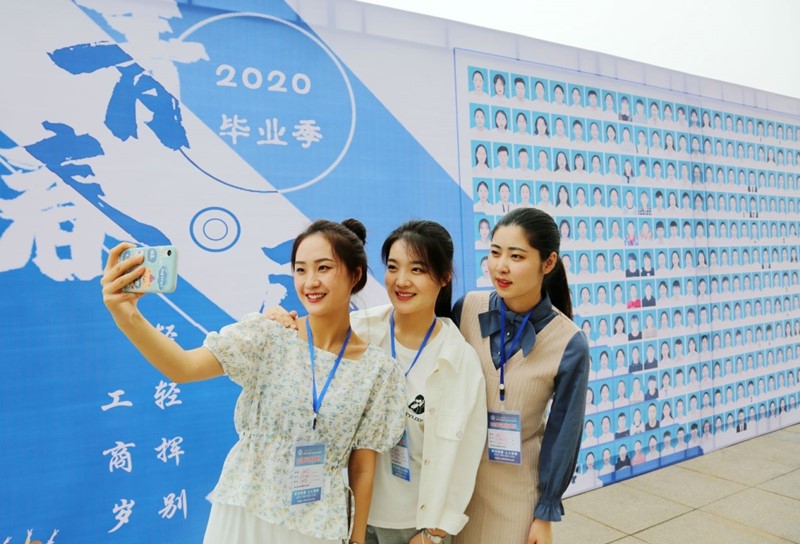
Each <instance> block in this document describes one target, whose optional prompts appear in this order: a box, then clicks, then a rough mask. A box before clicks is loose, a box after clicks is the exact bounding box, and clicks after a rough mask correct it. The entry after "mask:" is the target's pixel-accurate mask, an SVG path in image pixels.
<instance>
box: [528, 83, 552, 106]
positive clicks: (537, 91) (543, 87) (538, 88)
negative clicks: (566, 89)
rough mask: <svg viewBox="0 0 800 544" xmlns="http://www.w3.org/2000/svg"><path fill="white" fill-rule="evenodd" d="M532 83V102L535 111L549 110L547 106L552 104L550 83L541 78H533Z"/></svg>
mask: <svg viewBox="0 0 800 544" xmlns="http://www.w3.org/2000/svg"><path fill="white" fill-rule="evenodd" d="M531 82H532V84H531V87H532V88H533V95H532V96H531V101H532V102H533V107H534V109H541V108H547V106H546V104H549V103H550V94H549V90H550V82H549V81H548V80H546V79H541V78H533V79H531Z"/></svg>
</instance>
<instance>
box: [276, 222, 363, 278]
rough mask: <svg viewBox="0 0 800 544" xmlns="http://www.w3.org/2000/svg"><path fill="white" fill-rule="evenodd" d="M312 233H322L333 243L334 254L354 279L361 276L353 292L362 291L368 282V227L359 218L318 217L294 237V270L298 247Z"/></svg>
mask: <svg viewBox="0 0 800 544" xmlns="http://www.w3.org/2000/svg"><path fill="white" fill-rule="evenodd" d="M312 234H321V235H322V236H324V237H325V239H326V240H328V243H330V245H331V249H332V250H333V254H334V256H336V258H337V259H339V260H340V261H341V262H342V263H344V265H345V267H346V268H347V272H348V273H349V274H350V277H351V278H352V279H356V278H357V277H358V273H359V271H360V272H361V277H359V279H358V281H357V282H356V283H355V285H354V286H353V289H352V291H351V293H353V294H355V293H358V292H359V291H361V290H362V289H363V288H364V286H365V285H366V284H367V252H366V251H365V250H364V244H366V243H367V229H366V227H364V225H363V224H362V223H361V221H359V220H358V219H345V220H344V221H342V222H341V223H336V222H335V221H328V220H327V219H318V220H316V221H314V222H313V223H311V224H310V225H309V226H308V228H306V230H304V231H303V232H301V233H300V235H299V236H298V237H297V238H295V239H294V245H292V270H294V263H295V258H296V257H297V248H298V247H300V244H301V243H302V242H303V240H305V239H306V238H308V237H309V236H311V235H312Z"/></svg>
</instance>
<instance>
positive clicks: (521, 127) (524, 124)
mask: <svg viewBox="0 0 800 544" xmlns="http://www.w3.org/2000/svg"><path fill="white" fill-rule="evenodd" d="M527 129H528V118H527V117H525V116H524V115H517V132H520V133H521V132H525V131H526V130H527Z"/></svg>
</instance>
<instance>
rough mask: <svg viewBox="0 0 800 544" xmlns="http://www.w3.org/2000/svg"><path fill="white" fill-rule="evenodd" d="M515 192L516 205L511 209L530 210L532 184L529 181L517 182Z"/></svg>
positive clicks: (531, 204)
mask: <svg viewBox="0 0 800 544" xmlns="http://www.w3.org/2000/svg"><path fill="white" fill-rule="evenodd" d="M515 183H516V187H517V189H516V192H515V194H516V195H517V199H516V203H515V204H514V205H513V206H512V209H513V208H532V207H533V200H532V198H533V189H532V187H531V185H532V183H531V182H530V181H523V180H517V181H516V182H515Z"/></svg>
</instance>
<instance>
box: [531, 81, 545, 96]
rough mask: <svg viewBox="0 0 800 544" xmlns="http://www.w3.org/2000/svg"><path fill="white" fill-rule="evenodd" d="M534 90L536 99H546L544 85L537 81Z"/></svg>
mask: <svg viewBox="0 0 800 544" xmlns="http://www.w3.org/2000/svg"><path fill="white" fill-rule="evenodd" d="M533 90H534V92H535V93H536V98H537V99H539V100H542V99H544V83H542V82H541V81H537V82H536V84H535V85H534V86H533Z"/></svg>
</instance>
